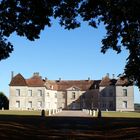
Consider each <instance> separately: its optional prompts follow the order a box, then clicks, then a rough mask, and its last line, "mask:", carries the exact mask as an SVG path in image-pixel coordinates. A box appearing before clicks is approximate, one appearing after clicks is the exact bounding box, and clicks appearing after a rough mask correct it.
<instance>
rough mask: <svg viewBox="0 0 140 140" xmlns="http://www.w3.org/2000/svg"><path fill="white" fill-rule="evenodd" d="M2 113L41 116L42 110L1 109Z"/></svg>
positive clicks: (0, 113)
mask: <svg viewBox="0 0 140 140" xmlns="http://www.w3.org/2000/svg"><path fill="white" fill-rule="evenodd" d="M0 115H30V116H40V115H41V111H25V110H24V111H19V110H17V111H16V110H0Z"/></svg>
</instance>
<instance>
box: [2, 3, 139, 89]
mask: <svg viewBox="0 0 140 140" xmlns="http://www.w3.org/2000/svg"><path fill="white" fill-rule="evenodd" d="M79 17H80V18H81V19H82V20H83V21H87V22H88V24H89V25H90V26H92V27H93V28H98V25H99V24H100V23H101V22H102V23H103V24H104V25H105V28H106V31H107V33H106V36H105V37H104V38H103V39H102V46H101V52H102V53H105V52H106V51H107V50H108V49H113V50H115V51H116V52H117V53H120V52H121V50H122V48H123V47H124V48H125V49H127V50H128V51H129V56H128V58H127V60H126V66H125V68H124V73H123V74H124V76H126V78H128V79H129V81H130V82H131V81H133V82H135V84H137V86H138V87H139V88H140V1H139V0H52V1H51V0H1V2H0V60H2V59H6V58H7V57H9V55H10V53H11V52H12V51H13V45H12V44H11V43H10V42H8V41H7V39H8V37H9V36H10V35H11V34H12V33H13V32H16V33H17V35H19V36H25V37H27V39H29V40H31V41H33V40H35V39H38V38H39V35H40V32H41V31H42V30H44V28H45V26H48V27H51V21H52V18H55V19H56V18H57V19H59V23H60V25H61V26H63V27H64V28H65V29H74V28H77V27H80V22H81V21H80V20H79Z"/></svg>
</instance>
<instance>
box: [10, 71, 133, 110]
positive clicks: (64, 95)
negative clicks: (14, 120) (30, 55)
mask: <svg viewBox="0 0 140 140" xmlns="http://www.w3.org/2000/svg"><path fill="white" fill-rule="evenodd" d="M126 83H127V81H126V80H124V79H123V80H122V79H121V78H119V79H114V78H113V79H110V78H109V76H105V77H104V78H103V79H102V80H90V79H88V80H61V79H59V80H48V79H47V78H45V79H42V77H41V76H39V73H34V74H33V76H32V77H31V78H29V79H25V78H24V77H23V76H22V75H21V74H17V75H16V76H14V77H13V78H12V79H11V82H10V84H9V89H10V97H9V101H10V102H9V109H10V110H41V109H45V110H51V109H52V110H53V109H71V110H76V109H101V110H109V111H133V110H134V90H133V86H132V85H131V86H125V85H126Z"/></svg>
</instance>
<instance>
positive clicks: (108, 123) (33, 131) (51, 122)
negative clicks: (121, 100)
mask: <svg viewBox="0 0 140 140" xmlns="http://www.w3.org/2000/svg"><path fill="white" fill-rule="evenodd" d="M139 130H140V119H138V118H114V117H113V118H109V117H108V118H107V117H106V118H100V119H98V118H91V117H90V118H87V117H83V118H82V117H41V116H25V115H24V116H19V115H18V116H16V115H0V139H14V140H16V139H21V140H22V139H24V140H25V139H67V140H71V139H72V140H75V139H76V140H77V139H79V140H82V139H93V138H94V139H140V133H139Z"/></svg>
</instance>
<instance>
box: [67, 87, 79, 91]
mask: <svg viewBox="0 0 140 140" xmlns="http://www.w3.org/2000/svg"><path fill="white" fill-rule="evenodd" d="M66 90H71V91H79V90H80V88H79V87H76V86H72V87H70V88H68V89H66Z"/></svg>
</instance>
